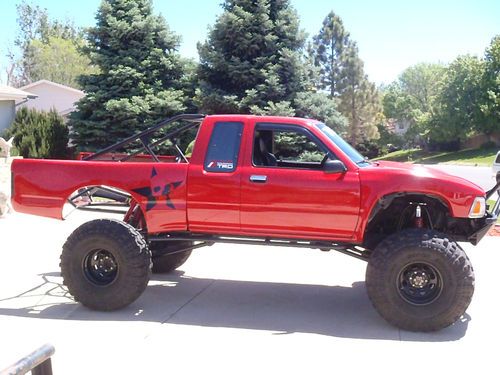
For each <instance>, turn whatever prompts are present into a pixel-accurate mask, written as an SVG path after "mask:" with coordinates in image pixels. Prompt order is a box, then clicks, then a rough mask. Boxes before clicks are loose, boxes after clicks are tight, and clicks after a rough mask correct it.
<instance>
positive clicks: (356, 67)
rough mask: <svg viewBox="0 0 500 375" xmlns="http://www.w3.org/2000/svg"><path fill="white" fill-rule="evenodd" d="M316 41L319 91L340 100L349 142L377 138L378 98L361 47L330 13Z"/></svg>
mask: <svg viewBox="0 0 500 375" xmlns="http://www.w3.org/2000/svg"><path fill="white" fill-rule="evenodd" d="M313 40H314V44H313V46H312V48H311V51H310V53H311V54H312V58H313V60H314V63H315V64H316V66H318V67H319V70H320V72H319V75H320V79H319V83H318V84H317V85H318V89H319V90H323V91H326V92H328V95H329V97H330V98H332V99H334V98H338V100H339V101H340V104H339V110H340V112H341V113H342V115H343V116H344V117H345V118H346V119H347V122H348V126H347V128H346V136H347V139H348V140H349V141H350V142H351V143H352V144H358V143H360V142H362V141H364V140H369V139H372V138H376V137H377V136H378V131H377V127H376V116H377V114H378V113H379V112H380V111H381V105H380V99H379V95H378V92H377V89H376V87H375V85H374V84H373V83H371V82H369V81H368V78H367V76H366V74H365V73H364V69H363V61H362V60H361V59H360V58H359V53H358V47H357V45H356V43H355V42H354V41H352V40H351V39H350V36H349V33H348V32H347V30H346V29H345V28H344V24H343V22H342V20H341V18H340V17H339V16H338V15H336V14H335V13H334V12H330V13H329V14H328V16H327V17H326V18H325V20H324V21H323V26H322V28H321V29H320V31H319V33H318V34H317V35H316V36H314V38H313Z"/></svg>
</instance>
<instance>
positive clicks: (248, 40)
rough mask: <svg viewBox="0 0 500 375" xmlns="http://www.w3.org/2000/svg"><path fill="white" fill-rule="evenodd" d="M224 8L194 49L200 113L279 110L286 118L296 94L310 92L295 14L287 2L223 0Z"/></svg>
mask: <svg viewBox="0 0 500 375" xmlns="http://www.w3.org/2000/svg"><path fill="white" fill-rule="evenodd" d="M223 9H224V12H223V13H222V15H221V16H219V18H218V19H217V21H216V23H215V25H214V26H213V27H212V28H211V30H210V32H209V35H208V39H207V41H206V42H205V43H203V44H199V45H198V50H199V54H200V61H201V65H200V68H199V76H200V79H201V85H200V90H198V95H197V99H198V102H199V104H200V106H201V108H202V110H203V111H206V112H208V113H231V112H233V113H234V112H236V113H248V112H250V111H253V112H259V111H262V110H263V109H264V108H266V107H268V108H271V109H274V108H276V106H278V107H281V108H284V109H285V110H286V111H287V112H288V113H290V108H289V105H290V103H291V102H292V101H293V100H294V99H295V96H296V94H297V93H298V92H301V91H305V90H307V89H308V88H309V87H308V82H309V80H308V78H307V73H308V72H307V69H306V67H305V64H304V62H303V59H302V49H303V46H304V42H305V35H304V33H303V31H302V30H301V29H300V27H299V18H298V16H297V13H296V11H295V10H294V9H293V8H292V7H291V6H290V4H289V1H288V0H226V1H225V3H224V4H223ZM280 102H288V105H287V103H281V104H278V103H280Z"/></svg>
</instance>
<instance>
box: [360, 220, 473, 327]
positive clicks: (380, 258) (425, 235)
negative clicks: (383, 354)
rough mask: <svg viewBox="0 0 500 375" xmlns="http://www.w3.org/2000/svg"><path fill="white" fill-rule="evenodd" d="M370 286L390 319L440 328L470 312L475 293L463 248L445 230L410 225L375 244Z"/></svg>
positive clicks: (378, 305)
mask: <svg viewBox="0 0 500 375" xmlns="http://www.w3.org/2000/svg"><path fill="white" fill-rule="evenodd" d="M366 288H367V291H368V296H369V298H370V300H371V302H372V303H373V306H374V307H375V309H376V310H377V311H378V312H379V314H380V315H381V316H382V317H383V318H384V319H385V320H387V321H388V322H389V323H391V324H393V325H394V326H396V327H399V328H401V329H404V330H408V331H420V332H427V331H437V330H439V329H442V328H445V327H447V326H449V325H451V324H453V323H454V322H456V321H457V320H458V319H459V318H460V317H461V316H462V315H463V314H464V313H465V310H466V309H467V307H468V306H469V303H470V301H471V299H472V295H473V294H474V271H473V269H472V265H471V263H470V260H469V259H468V257H467V255H466V254H465V252H464V250H463V249H462V248H461V247H460V246H459V245H458V244H457V243H456V242H454V241H452V240H450V239H448V238H447V237H446V235H444V234H442V233H439V232H435V231H431V230H424V229H409V230H405V231H402V232H399V233H396V234H393V235H391V236H389V237H387V238H386V239H385V240H383V241H382V242H381V243H380V244H379V245H378V246H377V247H376V248H375V250H374V252H373V254H372V256H371V257H370V260H369V262H368V267H367V269H366Z"/></svg>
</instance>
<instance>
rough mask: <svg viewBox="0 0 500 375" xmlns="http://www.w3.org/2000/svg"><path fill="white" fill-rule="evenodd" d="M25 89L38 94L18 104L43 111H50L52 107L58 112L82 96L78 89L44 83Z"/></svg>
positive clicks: (70, 105) (69, 106)
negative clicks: (67, 88)
mask: <svg viewBox="0 0 500 375" xmlns="http://www.w3.org/2000/svg"><path fill="white" fill-rule="evenodd" d="M26 90H27V91H29V92H30V93H32V94H35V95H38V98H36V99H30V100H28V101H27V102H26V103H24V104H21V105H20V106H26V107H28V108H36V109H38V110H43V111H50V110H51V109H52V108H55V109H56V110H57V112H59V113H60V112H63V111H67V110H68V109H70V108H72V107H73V106H74V103H75V102H77V101H78V100H80V98H82V97H83V96H84V94H83V93H79V92H78V91H72V90H65V89H63V88H60V87H57V86H53V85H50V84H45V83H41V84H39V85H37V86H33V87H30V88H28V89H26Z"/></svg>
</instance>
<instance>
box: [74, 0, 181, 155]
mask: <svg viewBox="0 0 500 375" xmlns="http://www.w3.org/2000/svg"><path fill="white" fill-rule="evenodd" d="M96 20H97V25H96V26H95V27H93V28H91V29H90V30H89V32H88V38H87V39H88V40H87V42H88V46H87V48H86V52H87V54H88V55H89V57H90V59H91V61H92V63H93V64H94V65H97V66H98V67H99V69H100V71H99V73H97V74H90V75H84V76H82V77H81V79H80V83H81V85H82V87H83V90H84V91H85V92H86V96H85V97H84V98H83V99H81V100H80V101H79V102H78V105H77V107H78V110H77V111H76V112H73V114H72V116H71V121H70V125H72V127H73V131H74V134H73V137H74V138H75V141H76V143H77V144H78V146H79V148H80V150H91V151H93V150H96V149H98V148H102V147H104V146H106V145H109V144H110V143H113V142H115V141H119V140H120V139H123V138H125V137H127V136H129V135H131V134H133V133H135V132H138V131H140V130H143V129H145V128H147V127H149V126H151V125H152V124H154V123H155V122H157V121H158V120H160V119H162V118H165V117H168V116H170V115H172V114H174V113H178V112H182V111H183V110H184V108H185V106H184V101H185V98H184V95H183V92H182V90H181V89H182V87H181V82H180V80H181V77H182V70H183V69H182V66H183V64H182V62H181V58H180V56H179V54H178V53H177V48H178V45H179V38H178V36H177V35H175V34H174V33H172V32H171V31H170V30H169V28H168V26H167V24H166V22H165V20H164V19H163V17H161V16H157V15H154V14H153V10H152V2H151V0H104V1H103V2H102V4H101V6H100V8H99V10H98V12H97V15H96Z"/></svg>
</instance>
